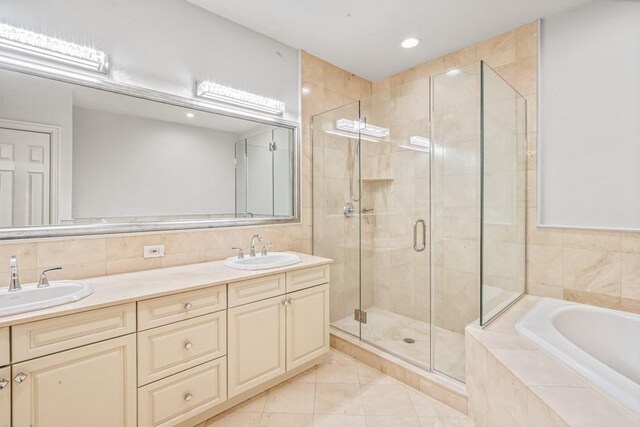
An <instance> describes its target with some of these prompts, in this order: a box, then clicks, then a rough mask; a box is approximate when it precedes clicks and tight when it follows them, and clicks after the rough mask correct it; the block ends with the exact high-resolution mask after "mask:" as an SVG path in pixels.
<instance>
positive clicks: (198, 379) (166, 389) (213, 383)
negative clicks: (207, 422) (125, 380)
mask: <svg viewBox="0 0 640 427" xmlns="http://www.w3.org/2000/svg"><path fill="white" fill-rule="evenodd" d="M226 399H227V364H226V358H225V357H220V358H218V359H216V360H212V361H211V362H207V363H203V364H202V365H199V366H196V367H195V368H191V369H188V370H186V371H184V372H181V373H179V374H175V375H172V376H170V377H167V378H164V379H161V380H159V381H156V382H153V383H151V384H147V385H146V386H144V387H141V388H140V389H138V427H158V426H162V427H165V426H166V427H169V426H175V425H176V424H178V423H181V422H183V421H185V420H188V419H189V418H191V417H193V416H194V415H197V414H199V413H200V412H202V411H205V410H207V409H210V408H213V407H215V406H216V405H219V404H220V403H222V402H224V401H225V400H226Z"/></svg>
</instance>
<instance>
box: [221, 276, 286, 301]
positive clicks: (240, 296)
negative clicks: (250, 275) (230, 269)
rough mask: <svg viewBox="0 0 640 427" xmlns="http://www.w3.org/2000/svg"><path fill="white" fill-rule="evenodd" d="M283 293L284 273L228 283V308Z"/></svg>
mask: <svg viewBox="0 0 640 427" xmlns="http://www.w3.org/2000/svg"><path fill="white" fill-rule="evenodd" d="M284 293H285V275H284V273H282V274H274V275H273V276H266V277H259V278H257V279H251V280H243V281H242V282H236V283H229V308H231V307H237V306H239V305H243V304H248V303H250V302H255V301H260V300H263V299H267V298H271V297H277V296H278V295H284Z"/></svg>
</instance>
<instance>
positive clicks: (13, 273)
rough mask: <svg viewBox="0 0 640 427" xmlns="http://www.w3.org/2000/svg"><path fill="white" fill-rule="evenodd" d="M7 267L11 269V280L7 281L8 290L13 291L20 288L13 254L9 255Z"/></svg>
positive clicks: (16, 264)
mask: <svg viewBox="0 0 640 427" xmlns="http://www.w3.org/2000/svg"><path fill="white" fill-rule="evenodd" d="M9 268H10V269H11V281H10V282H9V292H15V291H20V290H22V286H20V277H19V276H18V259H17V258H16V256H15V255H13V256H12V257H11V261H9Z"/></svg>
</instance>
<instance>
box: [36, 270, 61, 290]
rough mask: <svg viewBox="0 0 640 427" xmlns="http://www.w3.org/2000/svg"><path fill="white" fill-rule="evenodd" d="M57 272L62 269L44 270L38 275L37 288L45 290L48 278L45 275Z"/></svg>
mask: <svg viewBox="0 0 640 427" xmlns="http://www.w3.org/2000/svg"><path fill="white" fill-rule="evenodd" d="M58 270H62V267H53V268H47V269H46V270H44V271H43V272H42V274H40V279H39V280H38V287H39V288H46V287H47V286H49V278H48V277H47V273H48V272H50V271H58Z"/></svg>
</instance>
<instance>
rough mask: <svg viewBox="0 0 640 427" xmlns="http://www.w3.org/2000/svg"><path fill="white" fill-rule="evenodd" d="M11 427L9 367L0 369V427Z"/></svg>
mask: <svg viewBox="0 0 640 427" xmlns="http://www.w3.org/2000/svg"><path fill="white" fill-rule="evenodd" d="M10 425H11V367H9V366H6V367H4V368H0V427H10Z"/></svg>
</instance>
